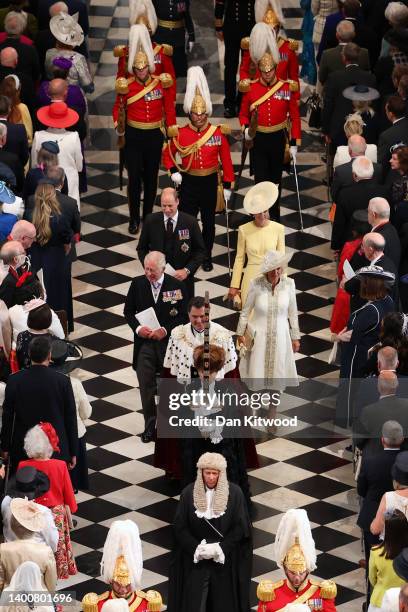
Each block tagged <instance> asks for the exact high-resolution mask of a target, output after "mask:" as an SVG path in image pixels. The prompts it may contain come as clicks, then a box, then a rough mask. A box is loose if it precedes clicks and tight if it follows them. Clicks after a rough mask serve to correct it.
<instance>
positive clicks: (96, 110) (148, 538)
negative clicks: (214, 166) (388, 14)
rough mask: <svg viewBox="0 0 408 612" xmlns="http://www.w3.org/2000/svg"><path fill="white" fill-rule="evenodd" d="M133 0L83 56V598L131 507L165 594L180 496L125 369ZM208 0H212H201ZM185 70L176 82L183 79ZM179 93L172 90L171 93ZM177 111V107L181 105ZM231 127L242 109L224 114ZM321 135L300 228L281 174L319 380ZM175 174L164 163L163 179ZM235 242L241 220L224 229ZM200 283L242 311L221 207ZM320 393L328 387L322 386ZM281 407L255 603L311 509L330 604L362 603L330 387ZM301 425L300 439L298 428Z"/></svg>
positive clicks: (221, 311)
mask: <svg viewBox="0 0 408 612" xmlns="http://www.w3.org/2000/svg"><path fill="white" fill-rule="evenodd" d="M127 4H128V1H127V0H118V1H117V2H112V0H91V6H90V13H91V31H90V36H91V38H90V49H91V60H92V62H93V66H94V72H95V85H96V91H95V93H94V94H93V95H92V96H90V98H89V100H90V102H89V109H90V125H91V136H92V147H91V148H90V149H89V150H88V151H87V160H88V175H89V190H88V192H87V194H86V196H85V197H84V198H83V199H82V208H81V215H82V222H83V226H82V233H83V241H82V242H81V243H80V244H79V248H78V252H79V260H78V261H77V262H76V263H75V264H74V267H73V274H74V277H75V278H74V281H73V289H74V296H75V302H74V308H75V320H76V323H75V332H74V334H73V336H72V337H73V338H75V339H76V340H78V341H79V343H80V344H81V346H82V347H83V348H84V356H85V357H84V360H83V362H82V364H81V370H80V371H77V374H78V375H79V376H80V378H81V379H82V380H83V382H84V386H85V388H86V391H87V393H88V394H89V395H90V396H91V399H92V406H93V413H92V420H90V421H89V423H88V432H87V441H88V448H89V452H88V456H89V466H90V468H91V471H92V474H91V477H90V482H91V488H90V490H89V491H87V492H80V493H79V495H78V502H79V507H78V512H77V519H78V526H77V527H76V529H75V530H74V531H73V532H72V539H73V542H74V551H75V555H76V559H77V564H78V569H79V574H77V575H76V576H74V577H72V578H71V579H70V580H69V581H66V582H64V583H61V588H69V589H73V590H75V591H76V593H77V599H81V597H82V596H83V594H84V593H86V592H89V591H96V592H98V593H100V592H102V591H103V590H105V586H104V585H103V584H102V582H100V581H99V580H98V579H97V576H98V575H99V561H100V558H101V549H102V547H103V543H104V540H105V537H106V534H107V531H108V528H109V526H110V524H111V522H112V521H113V520H115V519H118V518H121V519H124V518H130V519H133V520H135V521H136V522H137V524H138V526H139V529H140V533H141V536H142V542H143V555H144V572H143V584H142V586H143V588H151V587H154V588H157V590H159V591H160V592H161V593H162V595H163V598H164V601H166V594H167V575H168V561H169V550H170V548H171V526H170V524H171V521H172V517H173V515H174V512H175V509H176V506H177V496H178V493H179V491H178V489H177V486H176V484H175V483H174V482H169V481H167V480H166V479H165V478H164V475H163V472H162V471H161V470H159V469H156V468H154V467H153V466H152V459H153V456H152V453H153V445H152V444H148V445H145V444H142V443H141V441H140V437H139V434H140V433H141V431H142V429H143V419H142V415H141V412H140V410H141V405H140V398H139V391H138V389H137V380H136V375H135V373H134V371H133V370H132V368H131V360H132V333H131V331H130V329H129V328H128V326H127V325H126V323H125V322H124V319H123V316H122V311H123V301H124V296H125V295H126V293H127V290H128V287H129V283H130V280H131V279H132V278H133V277H134V276H136V275H138V274H140V273H142V267H141V265H140V263H139V261H138V260H137V259H136V245H137V240H135V239H134V238H133V237H132V236H130V235H128V233H127V204H126V197H125V191H123V192H121V191H120V189H119V178H118V163H117V162H118V154H117V151H116V150H115V148H114V142H115V137H114V133H113V130H112V123H111V118H110V112H111V107H112V104H113V100H114V93H113V87H114V75H115V74H116V60H115V59H114V58H113V55H112V48H113V47H114V46H115V45H116V44H122V43H125V42H126V38H127V32H128V7H127ZM207 4H208V6H207ZM207 4H206V5H204V3H198V2H193V3H192V5H193V8H192V12H193V17H194V20H195V23H196V31H197V44H196V47H195V49H194V51H193V57H192V62H193V63H198V64H200V65H203V66H204V69H205V71H206V73H207V74H208V78H209V81H210V89H211V92H212V94H213V100H214V103H215V104H214V114H213V115H214V117H213V120H215V121H217V120H218V121H224V119H222V99H223V96H222V90H223V85H222V82H221V80H220V70H219V62H218V59H219V55H218V54H219V49H218V48H217V43H216V41H215V38H214V35H213V29H212V23H213V22H212V9H211V6H212V3H207ZM283 4H284V5H285V6H286V7H287V8H286V9H284V10H285V13H286V16H287V17H288V32H289V34H290V35H291V36H294V37H296V38H300V32H299V28H300V24H301V11H300V9H299V8H297V2H296V0H292V1H291V0H286V1H285V2H283ZM183 85H184V83H182V82H180V84H179V87H178V90H179V92H182V91H183ZM180 102H182V95H181V94H179V95H178V103H180ZM178 111H179V112H178V115H179V116H180V117H181V116H182V110H181V107H180V106H178ZM231 123H232V125H233V127H235V128H237V127H238V123H237V120H234V121H232V122H231ZM233 149H234V152H233V161H234V163H235V164H236V167H237V165H238V164H239V159H240V153H239V145H238V143H236V144H235V145H234V147H233ZM320 153H321V148H320V144H319V140H318V138H317V137H316V136H313V135H311V134H306V135H305V137H304V146H303V147H302V153H300V154H299V158H298V163H299V167H298V171H299V182H300V188H301V191H302V206H303V209H304V225H305V228H306V229H305V231H304V232H300V231H299V229H298V227H299V225H298V224H299V220H298V214H297V200H296V195H295V191H294V179H293V177H292V176H287V177H286V178H285V179H284V181H283V188H284V189H283V194H282V223H283V224H284V225H285V227H286V244H287V248H288V250H290V251H293V257H292V259H291V262H290V269H289V273H290V274H291V276H292V277H293V278H294V279H295V281H296V286H297V290H298V296H297V298H298V307H299V311H300V326H301V331H302V341H301V351H300V353H299V354H298V355H297V367H298V372H299V374H300V375H301V376H304V377H311V378H316V379H318V378H321V379H323V380H326V379H328V378H330V377H333V376H334V377H335V376H336V373H335V368H334V367H333V366H330V365H328V364H327V357H328V354H329V351H330V349H331V344H330V334H329V331H328V320H329V317H330V311H331V306H330V305H329V302H328V298H330V297H333V296H334V295H335V291H336V287H335V282H334V276H335V268H334V264H333V262H332V259H331V252H330V248H329V243H328V238H329V236H330V224H329V223H328V221H327V214H328V206H327V205H326V204H325V201H326V189H325V187H324V186H323V185H322V182H321V181H322V178H323V176H324V168H323V167H322V165H321V161H320ZM167 184H169V179H168V178H167V177H166V176H165V175H164V173H163V174H162V176H161V177H160V186H161V187H163V186H165V185H167ZM251 184H252V180H251V179H250V178H249V175H248V169H245V171H244V174H243V178H242V180H241V184H240V189H239V192H238V195H237V197H236V201H235V212H234V213H233V214H232V215H231V226H232V227H233V228H236V227H237V226H238V225H239V224H240V223H242V222H244V221H246V220H247V218H246V216H245V215H244V211H243V209H242V199H243V195H244V194H245V192H246V191H247V189H248V188H249V187H250V186H251ZM231 243H232V246H233V247H235V244H236V236H235V232H232V235H231ZM197 277H198V282H197V284H196V294H198V295H200V294H201V295H202V294H203V293H204V291H205V290H207V289H208V290H209V292H210V296H211V302H212V307H211V314H212V319H213V320H216V321H218V322H220V323H221V324H223V325H225V326H226V327H228V328H229V329H235V326H236V323H237V314H236V313H233V312H232V311H231V310H229V309H228V308H226V307H225V304H224V303H223V301H222V296H223V295H224V294H225V288H226V286H228V280H229V277H228V259H227V249H226V228H225V218H224V217H222V216H220V217H219V218H218V223H217V236H216V244H215V248H214V270H213V271H212V272H209V273H205V272H203V271H202V270H200V271H199V272H198V274H197ZM323 395H324V394H323ZM287 401H288V402H289V408H290V410H292V411H293V412H296V414H297V415H298V417H299V419H301V421H302V424H301V427H302V431H301V434H299V437H298V438H296V439H294V438H291V439H283V438H279V437H271V436H270V438H269V439H265V440H264V441H260V442H259V443H258V446H257V449H258V453H259V455H260V461H261V467H260V468H259V469H257V470H253V471H252V472H251V474H250V484H251V489H252V494H253V501H254V504H255V508H256V516H255V518H254V545H255V553H254V564H253V585H252V586H253V601H252V603H253V604H255V590H256V582H258V581H259V580H260V579H261V578H265V577H266V576H268V577H269V578H271V579H278V578H280V577H281V572H280V571H279V570H277V568H276V565H275V563H274V561H273V560H272V544H273V541H274V534H275V531H276V528H277V525H278V522H279V519H280V517H281V515H282V512H284V511H285V510H287V509H288V508H291V507H305V508H306V509H307V511H308V514H309V518H310V520H311V522H312V527H313V535H314V538H315V542H316V546H317V549H318V551H319V552H320V554H319V557H318V569H317V571H316V576H318V577H320V578H333V579H334V580H335V581H336V582H337V584H338V586H339V595H338V598H337V602H338V608H337V609H338V610H339V611H345V610H347V611H348V612H357V611H359V610H360V609H361V603H362V601H363V592H364V575H363V570H361V569H359V568H358V565H357V561H358V559H359V558H360V557H361V556H362V555H361V549H360V541H359V531H358V529H357V528H356V526H355V511H356V509H357V497H356V494H355V489H354V481H353V475H352V469H351V463H350V459H351V457H350V455H349V453H347V452H346V451H345V450H344V448H345V447H346V446H347V444H348V441H347V440H346V439H338V440H333V439H329V438H328V437H327V429H325V421H326V420H327V421H328V420H329V419H330V416H331V415H332V411H333V398H330V397H329V398H325V397H322V396H321V395H320V394H319V392H317V393H316V392H315V391H314V390H313V389H310V388H308V389H307V390H302V391H301V392H299V393H297V395H293V396H289V397H287ZM300 436H301V437H300Z"/></svg>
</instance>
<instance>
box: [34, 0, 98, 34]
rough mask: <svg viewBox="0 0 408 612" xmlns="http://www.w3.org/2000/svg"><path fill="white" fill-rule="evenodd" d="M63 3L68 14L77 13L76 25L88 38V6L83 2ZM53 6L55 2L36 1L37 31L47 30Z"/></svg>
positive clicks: (73, 0)
mask: <svg viewBox="0 0 408 612" xmlns="http://www.w3.org/2000/svg"><path fill="white" fill-rule="evenodd" d="M64 3H65V4H66V5H67V7H68V13H69V14H70V15H75V13H78V14H79V15H78V23H79V25H80V26H81V28H82V29H83V31H84V35H85V36H88V33H89V18H88V6H87V3H86V2H83V0H64ZM53 4H55V0H38V8H37V19H38V29H39V30H43V29H45V28H48V24H49V22H50V7H51V6H52V5H53Z"/></svg>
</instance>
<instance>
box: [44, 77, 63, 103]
mask: <svg viewBox="0 0 408 612" xmlns="http://www.w3.org/2000/svg"><path fill="white" fill-rule="evenodd" d="M67 93H68V83H67V82H66V81H65V80H64V79H52V81H50V84H49V87H48V95H49V96H50V98H51V100H52V101H53V102H55V101H59V102H63V101H65V98H66V97H67Z"/></svg>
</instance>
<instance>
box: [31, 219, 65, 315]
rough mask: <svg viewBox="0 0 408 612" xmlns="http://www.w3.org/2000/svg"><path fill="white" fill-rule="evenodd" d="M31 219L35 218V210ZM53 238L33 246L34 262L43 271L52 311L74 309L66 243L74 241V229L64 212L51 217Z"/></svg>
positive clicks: (32, 256) (33, 265)
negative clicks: (45, 242)
mask: <svg viewBox="0 0 408 612" xmlns="http://www.w3.org/2000/svg"><path fill="white" fill-rule="evenodd" d="M29 212H30V214H28V215H27V220H28V221H32V218H28V217H32V214H31V213H32V211H29ZM50 225H51V232H52V234H51V238H50V240H49V241H48V242H47V244H45V245H44V246H41V245H39V244H38V242H35V243H34V244H33V245H32V247H31V249H30V255H31V265H32V268H33V270H34V271H35V272H38V271H39V270H42V271H43V275H44V287H45V291H46V293H47V303H48V305H49V306H50V308H52V310H65V311H66V312H67V314H68V317H69V316H70V313H71V312H72V297H71V296H72V290H71V274H70V262H69V258H68V257H67V256H66V254H65V250H64V245H65V244H70V242H71V238H72V230H71V228H70V226H69V223H68V221H67V219H66V217H65V216H64V215H62V214H61V215H58V216H52V217H51V218H50Z"/></svg>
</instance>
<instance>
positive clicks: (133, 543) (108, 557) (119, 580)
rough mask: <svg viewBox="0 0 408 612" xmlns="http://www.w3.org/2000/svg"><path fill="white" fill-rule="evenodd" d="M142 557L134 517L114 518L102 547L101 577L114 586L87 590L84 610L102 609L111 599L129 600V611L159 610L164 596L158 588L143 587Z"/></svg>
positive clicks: (94, 611)
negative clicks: (99, 590) (141, 584)
mask: <svg viewBox="0 0 408 612" xmlns="http://www.w3.org/2000/svg"><path fill="white" fill-rule="evenodd" d="M142 570H143V559H142V544H141V541H140V536H139V529H138V527H137V525H136V523H135V522H134V521H130V520H126V521H114V522H113V523H112V525H111V527H110V529H109V532H108V535H107V537H106V541H105V545H104V547H103V556H102V561H101V579H102V580H104V581H105V582H106V583H107V584H109V586H110V587H111V589H110V590H109V591H106V592H105V593H102V595H97V594H96V593H87V594H86V595H85V596H84V598H83V599H82V610H83V612H100V611H101V610H102V609H103V606H104V604H105V603H106V602H107V601H110V600H112V599H118V598H122V599H125V600H126V603H127V604H128V606H129V610H130V612H145V611H146V612H160V610H161V609H162V598H161V595H160V593H158V591H147V592H145V591H140V590H139V587H140V580H141V577H142Z"/></svg>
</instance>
